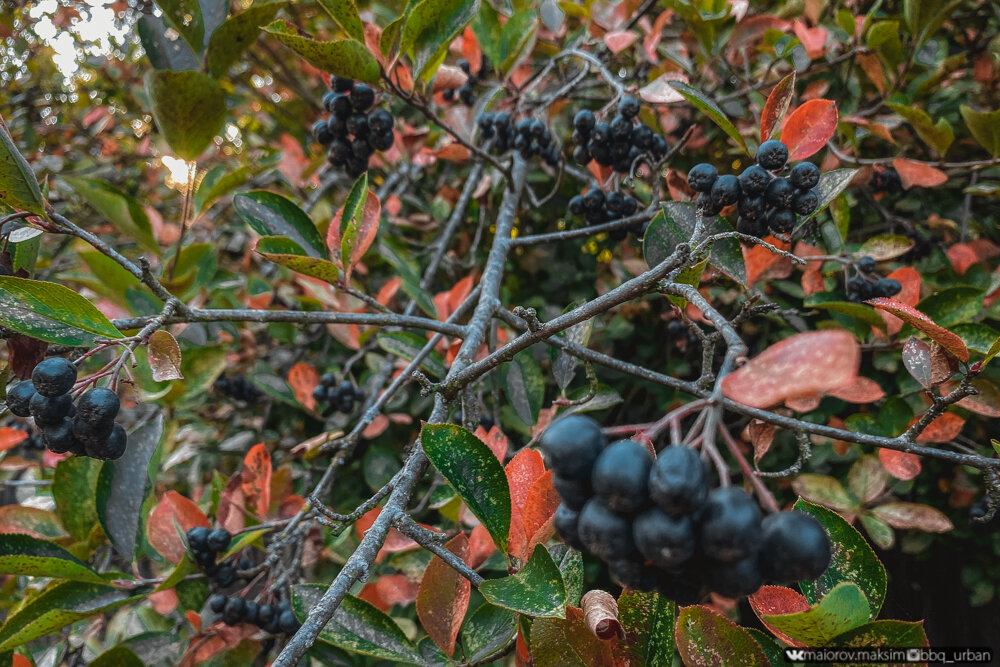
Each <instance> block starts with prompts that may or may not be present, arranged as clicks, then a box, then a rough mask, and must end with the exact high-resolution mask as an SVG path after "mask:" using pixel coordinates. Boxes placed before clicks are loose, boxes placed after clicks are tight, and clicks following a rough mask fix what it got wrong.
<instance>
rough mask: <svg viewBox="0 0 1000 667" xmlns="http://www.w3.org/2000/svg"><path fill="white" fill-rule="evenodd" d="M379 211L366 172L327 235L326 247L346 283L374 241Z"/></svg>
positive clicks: (380, 209) (357, 182)
mask: <svg viewBox="0 0 1000 667" xmlns="http://www.w3.org/2000/svg"><path fill="white" fill-rule="evenodd" d="M381 214H382V205H381V204H380V203H379V200H378V197H377V196H375V193H374V192H371V191H369V190H368V174H367V172H365V173H364V174H362V175H361V176H359V177H358V180H356V181H355V182H354V185H353V186H352V187H351V191H350V193H348V195H347V200H346V201H345V202H344V205H343V206H342V207H341V208H340V209H339V210H338V211H337V214H336V215H335V216H334V217H333V221H332V222H330V228H329V229H328V230H327V235H326V245H327V248H329V250H330V255H331V257H332V258H333V260H334V262H335V263H336V264H337V265H338V266H339V267H340V268H341V269H342V270H343V271H344V282H345V283H346V282H349V281H350V278H351V271H352V270H353V269H354V266H355V265H356V264H357V263H358V262H359V261H360V260H361V257H362V256H363V255H364V254H365V252H367V250H368V248H369V247H371V244H372V242H373V241H374V240H375V235H376V233H377V232H378V222H379V217H380V216H381Z"/></svg>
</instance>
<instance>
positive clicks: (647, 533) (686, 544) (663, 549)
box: [632, 507, 696, 567]
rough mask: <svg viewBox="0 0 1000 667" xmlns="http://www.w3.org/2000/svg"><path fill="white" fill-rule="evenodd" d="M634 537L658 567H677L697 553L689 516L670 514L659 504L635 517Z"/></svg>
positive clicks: (638, 545) (639, 546)
mask: <svg viewBox="0 0 1000 667" xmlns="http://www.w3.org/2000/svg"><path fill="white" fill-rule="evenodd" d="M632 537H633V538H634V539H635V546H636V548H638V549H639V553H641V554H642V555H643V556H644V557H645V558H646V559H647V560H650V561H652V562H653V563H654V564H655V565H657V566H659V567H677V566H679V565H681V564H683V563H684V562H686V561H687V560H688V559H689V558H691V556H693V555H694V552H695V546H696V543H695V530H694V523H693V522H692V521H691V517H690V515H687V514H681V515H678V516H670V515H669V514H667V513H665V512H664V511H663V510H661V509H660V508H659V507H650V508H649V509H647V510H645V511H643V512H642V513H641V514H639V515H638V516H637V517H636V518H635V523H633V524H632Z"/></svg>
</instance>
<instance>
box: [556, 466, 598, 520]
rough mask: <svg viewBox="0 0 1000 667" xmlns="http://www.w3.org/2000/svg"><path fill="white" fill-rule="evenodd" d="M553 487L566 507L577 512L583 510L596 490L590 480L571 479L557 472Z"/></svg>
mask: <svg viewBox="0 0 1000 667" xmlns="http://www.w3.org/2000/svg"><path fill="white" fill-rule="evenodd" d="M552 487H553V488H554V489H555V490H556V493H558V494H559V498H560V499H561V500H562V502H563V504H564V505H566V506H567V507H570V508H572V509H574V510H577V511H579V510H581V509H583V506H584V505H585V504H586V503H587V501H588V500H590V498H591V496H593V495H594V489H593V487H591V485H590V480H589V479H587V478H582V479H569V478H567V477H563V476H562V475H560V474H559V473H557V472H556V473H553V474H552Z"/></svg>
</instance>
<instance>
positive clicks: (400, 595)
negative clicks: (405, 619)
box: [358, 574, 420, 612]
mask: <svg viewBox="0 0 1000 667" xmlns="http://www.w3.org/2000/svg"><path fill="white" fill-rule="evenodd" d="M419 589H420V584H419V583H418V582H416V581H410V580H409V578H407V577H406V575H403V574H386V575H383V576H381V577H379V578H378V580H377V581H375V582H369V583H367V584H365V587H364V588H362V589H361V592H360V593H358V597H359V598H361V599H362V600H365V601H366V602H370V603H371V604H373V605H375V606H376V607H378V608H379V609H381V610H382V611H384V612H388V611H389V609H390V607H392V605H394V604H399V605H408V604H410V603H411V602H413V601H414V600H416V599H417V591H418V590H419Z"/></svg>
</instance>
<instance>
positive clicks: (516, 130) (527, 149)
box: [476, 111, 559, 167]
mask: <svg viewBox="0 0 1000 667" xmlns="http://www.w3.org/2000/svg"><path fill="white" fill-rule="evenodd" d="M476 124H477V125H479V134H480V136H481V137H482V138H483V139H490V138H492V137H496V142H495V143H494V144H493V148H494V149H495V150H496V152H497V153H499V154H500V155H503V154H504V153H506V152H507V151H509V150H511V149H514V150H516V151H517V152H518V153H520V154H521V157H523V158H525V159H527V158H532V157H534V156H536V155H537V156H539V157H541V158H542V160H544V161H545V164H547V165H549V166H550V167H556V166H558V165H559V149H558V148H557V147H556V145H555V143H554V142H553V141H552V132H551V131H550V130H549V128H547V127H545V123H544V122H542V121H540V120H538V119H537V118H535V119H531V118H522V119H521V120H519V121H517V122H516V123H514V122H512V120H511V117H510V114H509V113H507V112H506V111H500V112H498V113H488V112H487V113H482V114H480V115H479V116H478V117H477V118H476Z"/></svg>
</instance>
